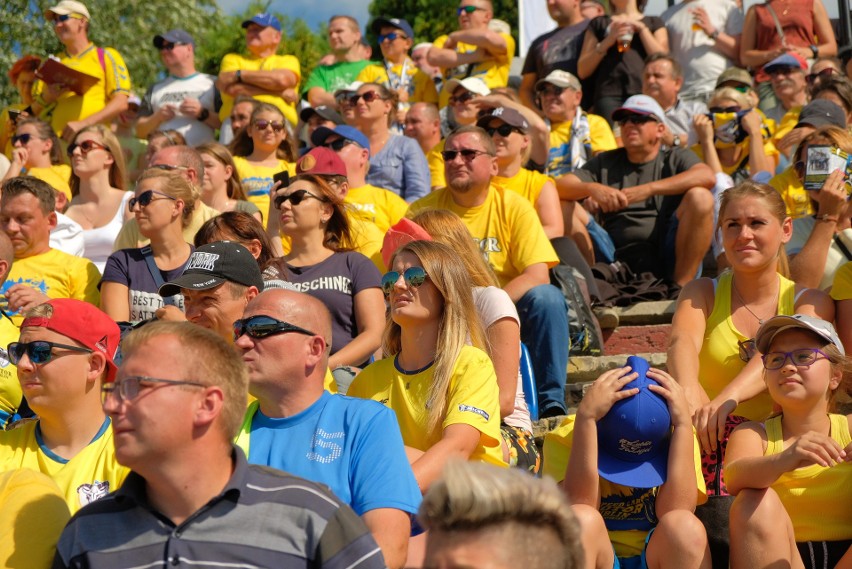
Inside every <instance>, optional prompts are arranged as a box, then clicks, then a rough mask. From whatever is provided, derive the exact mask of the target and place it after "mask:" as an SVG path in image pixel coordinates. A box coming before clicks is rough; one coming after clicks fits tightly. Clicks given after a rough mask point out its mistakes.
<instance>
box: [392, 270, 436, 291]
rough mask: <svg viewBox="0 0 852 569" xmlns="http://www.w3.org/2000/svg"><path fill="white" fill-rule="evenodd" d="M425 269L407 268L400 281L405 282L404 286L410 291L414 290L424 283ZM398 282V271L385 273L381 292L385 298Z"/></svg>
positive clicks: (426, 275)
mask: <svg viewBox="0 0 852 569" xmlns="http://www.w3.org/2000/svg"><path fill="white" fill-rule="evenodd" d="M428 276H429V275H428V274H426V269H424V268H423V267H408V268H407V269H405V270H404V271H403V272H402V280H403V281H405V286H407V287H408V288H410V289H415V288H417V287H419V286H420V285H422V284H423V283H424V282H426V278H427V277H428ZM398 281H399V271H391V272H389V273H385V274H384V276H383V277H382V292H384V293H385V296H387V295H389V294H390V293H391V291H392V290H393V287H395V286H396V283H397V282H398Z"/></svg>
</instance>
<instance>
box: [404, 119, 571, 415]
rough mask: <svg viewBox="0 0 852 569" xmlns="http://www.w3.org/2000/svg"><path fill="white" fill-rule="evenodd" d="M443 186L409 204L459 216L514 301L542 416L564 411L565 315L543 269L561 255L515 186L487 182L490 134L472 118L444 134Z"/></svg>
mask: <svg viewBox="0 0 852 569" xmlns="http://www.w3.org/2000/svg"><path fill="white" fill-rule="evenodd" d="M442 155H443V158H444V169H445V175H446V181H447V187H445V188H442V189H439V190H435V191H433V192H432V193H431V194H429V195H427V196H426V197H423V198H421V199H419V200H417V201H416V202H414V203H413V204H411V208H410V209H409V212H410V213H411V214H412V215H413V214H415V213H417V212H418V211H420V210H423V209H427V208H440V209H448V210H450V211H452V212H454V213H456V214H457V215H458V216H459V217H461V218H462V221H463V222H464V224H465V225H466V226H467V228H468V229H469V230H470V233H471V235H472V236H473V238H474V240H475V241H476V243H477V244H478V246H479V248H480V250H481V251H482V255H483V257H484V258H485V261H486V262H487V263H488V264H489V265H490V266H491V268H492V269H493V270H494V274H495V275H496V276H497V280H499V281H500V286H501V287H502V288H503V289H504V290H505V291H506V293H507V294H508V295H509V297H510V298H511V299H512V301H513V302H514V303H515V304H516V305H517V307H518V314H519V315H520V317H521V340H522V341H523V342H524V343H525V344H526V345H527V347H528V348H529V351H530V356H531V359H532V362H533V369H534V370H535V378H536V383H537V385H538V392H539V406H540V408H541V416H542V417H551V416H555V415H564V414H565V378H566V370H567V366H568V344H569V343H570V340H569V338H568V318H567V314H566V309H565V298H564V297H563V296H562V293H561V292H560V291H559V290H558V289H556V287H554V286H552V285H551V284H550V276H549V273H548V269H549V268H550V267H553V266H555V265H556V264H557V263H558V262H559V259H558V257H557V256H556V251H554V250H553V246H552V245H551V244H550V241H548V239H547V236H546V235H545V233H544V229H543V228H542V226H541V221H539V218H538V214H537V213H536V211H535V209H533V206H532V205H531V204H530V203H529V202H528V201H527V200H526V199H525V198H523V197H521V196H520V194H516V193H515V192H513V191H510V190H505V189H503V188H502V187H500V186H495V185H492V183H491V179H492V178H493V177H494V176H496V175H497V160H496V158H495V156H496V149H495V147H494V141H493V140H492V139H491V137H490V136H488V133H486V132H485V131H484V130H482V129H481V128H479V127H477V126H463V127H460V128H458V129H456V130H455V131H453V132H452V133H451V134H450V135H449V136H448V137H447V139H446V141H445V144H444V150H443V152H442Z"/></svg>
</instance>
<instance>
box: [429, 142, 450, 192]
mask: <svg viewBox="0 0 852 569" xmlns="http://www.w3.org/2000/svg"><path fill="white" fill-rule="evenodd" d="M445 143H446V140H445V139H441V142H439V143H438V144H436V145H435V148H433V149H432V150H430V151H429V153H428V154H427V155H426V162H428V163H429V174H431V175H432V189H433V190H437V189H440V188H443V187H446V185H447V179H446V178H445V176H444V157H443V156H441V152H443V151H444V144H445Z"/></svg>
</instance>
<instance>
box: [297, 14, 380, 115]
mask: <svg viewBox="0 0 852 569" xmlns="http://www.w3.org/2000/svg"><path fill="white" fill-rule="evenodd" d="M328 45H329V47H331V52H332V55H333V56H334V62H333V63H331V64H330V65H318V66H317V67H316V68H314V70H313V71H312V72H311V75H310V77H308V82H307V83H305V88H304V96H305V98H306V99H307V100H308V103H310V104H311V106H312V107H317V106H319V105H328V106H330V107H335V108H336V107H337V101H335V100H334V93H335V91H338V90H340V89H343V88H345V87H346V86H347V85H349V84H350V83H352V82H353V81H355V78H356V77H358V74H359V73H360V72H361V70H362V69H364V68H365V67H367V65H369V64H370V62H369V60H367V59H364V49H363V47H362V46H361V28H360V27H359V26H358V20H356V19H355V18H353V17H352V16H332V17H331V19H330V20H329V21H328Z"/></svg>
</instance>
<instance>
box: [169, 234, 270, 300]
mask: <svg viewBox="0 0 852 569" xmlns="http://www.w3.org/2000/svg"><path fill="white" fill-rule="evenodd" d="M225 282H234V283H238V284H241V285H245V286H255V287H257V290H263V276H262V275H261V273H260V267H259V266H258V264H257V260H256V259H255V258H254V256H252V254H251V253H250V252H249V250H248V249H246V248H245V247H243V246H242V245H240V244H239V243H235V242H233V241H215V242H213V243H208V244H206V245H202V246H201V247H199V248H198V249H196V250H195V251H194V252H193V253H192V255H190V256H189V262H188V263H187V264H186V269H184V271H183V274H182V275H181V276H179V277H178V278H176V279H175V280H173V281H169V282H167V283H165V284H163V286H161V287H160V291H159V292H160V296H163V297H166V296H173V295H175V294H178V293H180V292H181V289H188V290H208V289H211V288H214V287H217V286H219V285H220V284H222V283H225Z"/></svg>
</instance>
